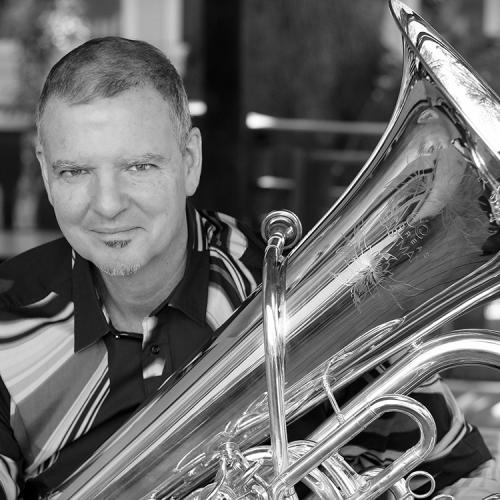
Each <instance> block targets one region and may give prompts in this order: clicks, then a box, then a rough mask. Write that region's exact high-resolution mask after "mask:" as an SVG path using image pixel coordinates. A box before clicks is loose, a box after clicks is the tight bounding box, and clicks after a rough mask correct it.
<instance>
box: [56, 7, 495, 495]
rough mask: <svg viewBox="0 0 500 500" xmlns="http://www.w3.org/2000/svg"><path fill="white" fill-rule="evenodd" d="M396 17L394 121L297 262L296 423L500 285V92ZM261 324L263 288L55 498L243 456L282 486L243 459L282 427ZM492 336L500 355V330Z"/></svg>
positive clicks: (191, 472) (190, 487) (168, 489)
mask: <svg viewBox="0 0 500 500" xmlns="http://www.w3.org/2000/svg"><path fill="white" fill-rule="evenodd" d="M390 8H391V11H392V13H393V17H394V19H395V21H396V23H397V25H398V27H399V28H400V30H401V33H402V36H403V51H404V65H403V78H402V86H401V91H400V95H399V98H398V101H397V104H396V108H395V111H394V114H393V116H392V118H391V120H390V122H389V125H388V127H387V129H386V131H385V133H384V135H383V137H382V138H381V140H380V142H379V144H378V146H377V147H376V148H375V150H374V152H373V153H372V155H371V156H370V159H369V160H368V162H367V163H366V165H365V166H364V167H363V169H362V170H361V171H360V173H359V174H358V176H357V177H356V179H355V180H354V181H353V183H352V184H351V185H350V187H349V188H348V189H347V191H346V192H345V193H344V195H343V196H342V197H341V198H340V200H339V201H338V202H337V203H336V204H335V205H334V206H333V207H332V209H331V210H330V211H329V212H328V213H327V214H326V215H325V216H324V217H323V218H322V219H321V220H320V221H319V222H318V223H317V224H316V226H315V227H314V228H313V229H312V230H311V231H310V232H309V234H308V235H306V237H305V238H304V239H303V240H302V241H301V242H300V243H299V244H298V245H297V247H296V248H295V249H294V250H293V251H292V252H291V254H290V255H289V256H288V257H287V259H286V267H287V285H286V339H285V341H286V353H287V365H286V390H285V403H286V404H285V417H286V420H287V422H291V421H293V420H295V419H297V418H298V417H300V416H301V415H302V414H304V413H305V412H307V411H308V410H310V409H311V408H312V407H313V406H315V405H317V404H318V403H320V402H321V401H324V400H325V399H326V398H327V394H326V392H325V390H324V381H325V379H327V380H328V383H329V385H330V390H331V392H332V393H334V392H335V391H336V390H338V389H340V388H342V387H344V386H345V385H346V384H348V383H349V382H350V381H352V380H354V379H355V378H357V377H359V376H361V375H362V374H363V373H364V372H365V371H367V370H368V369H370V368H371V367H372V366H374V365H375V364H378V363H379V362H381V360H382V361H384V360H385V361H387V360H390V361H391V362H392V361H393V360H399V359H405V357H406V356H411V347H412V346H413V345H419V344H421V343H425V342H428V341H429V342H430V341H432V339H433V338H434V337H435V336H436V331H438V330H439V328H440V326H442V325H443V324H444V322H447V321H450V320H452V319H453V318H455V317H457V316H458V315H460V314H463V313H464V312H466V311H467V310H469V309H470V308H472V307H475V306H477V305H479V304H480V303H483V302H485V301H487V300H489V299H491V298H492V297H494V296H496V295H497V294H498V292H499V287H500V285H499V283H500V280H499V273H500V261H499V258H498V257H497V255H496V252H497V249H496V248H491V240H490V236H491V235H492V234H493V233H495V232H497V231H498V222H499V219H500V215H499V214H500V202H499V199H500V196H499V192H500V190H499V183H498V179H499V177H500V153H499V151H500V101H499V98H498V97H497V95H496V94H495V93H494V92H493V91H492V90H491V89H490V88H489V87H488V86H487V85H486V84H485V83H484V82H482V80H481V79H480V78H479V77H478V76H477V75H476V74H475V73H474V72H473V71H472V70H471V69H470V68H469V66H468V65H467V63H465V62H464V61H463V59H462V58H461V57H460V56H459V55H458V54H457V53H456V52H455V51H454V49H453V48H452V47H450V46H449V45H448V44H447V43H446V42H445V41H444V40H443V39H442V38H441V37H440V36H439V35H438V34H437V33H436V32H435V31H434V30H433V29H432V28H431V27H430V26H428V25H427V23H425V21H423V20H422V19H421V18H420V17H419V16H418V15H416V14H415V13H414V12H412V11H411V10H410V9H409V8H407V7H406V6H405V5H404V4H402V3H401V2H399V1H397V0H392V1H391V2H390ZM262 323H263V321H262V290H261V289H258V290H256V292H255V293H254V294H253V295H252V296H251V297H249V299H248V300H247V301H246V302H245V303H244V304H243V305H242V306H241V307H240V308H239V309H238V311H236V313H235V314H234V316H233V317H232V319H231V320H230V321H229V322H228V323H227V325H226V326H225V328H224V329H223V330H222V331H221V332H220V334H219V336H218V337H217V339H216V340H215V341H214V343H213V344H212V345H211V346H210V347H209V348H208V349H207V350H206V352H204V353H203V355H202V356H201V357H199V358H198V359H197V360H196V361H195V362H194V363H192V364H190V365H189V366H187V367H186V368H185V369H184V370H182V371H180V372H179V373H177V374H175V375H174V376H172V377H171V379H169V380H168V381H167V382H166V383H165V384H164V385H163V386H162V387H161V388H160V390H159V391H158V393H157V394H155V396H154V397H153V398H152V400H151V401H150V402H149V403H148V404H147V405H145V406H144V407H142V408H141V409H140V410H138V412H137V413H136V414H135V415H134V416H133V417H132V418H131V419H130V420H129V421H128V422H127V423H126V424H125V425H124V426H123V427H122V428H121V429H120V430H119V431H118V432H117V433H116V434H115V435H114V436H112V437H111V438H110V439H109V440H108V441H107V442H106V443H105V444H104V445H103V446H102V447H101V448H100V449H99V450H98V451H97V452H96V453H95V454H94V455H93V456H92V457H91V459H90V460H89V461H87V462H86V463H85V464H84V465H83V466H82V467H81V468H80V469H79V470H78V471H77V472H76V473H75V474H74V475H72V476H71V477H70V478H69V479H68V480H66V481H65V482H64V483H63V484H62V485H60V487H59V488H57V489H56V490H55V491H54V492H53V493H52V495H51V498H58V499H61V500H62V499H72V500H83V499H86V500H100V499H101V500H103V499H106V500H111V499H118V498H119V499H121V500H128V499H131V500H132V499H133V500H137V499H153V498H156V499H160V498H175V499H177V498H184V497H186V496H188V495H190V494H192V492H195V491H196V490H197V489H198V488H199V486H200V485H202V484H203V483H204V482H206V481H207V480H209V478H210V477H211V476H213V474H214V473H215V472H216V471H217V469H218V467H219V463H220V462H221V457H222V459H224V460H225V462H224V463H225V466H224V467H226V475H229V476H230V475H231V471H230V470H229V468H228V467H229V465H230V463H231V460H236V459H238V460H240V461H241V464H243V465H245V464H248V467H249V468H248V471H249V472H252V473H253V472H255V474H254V479H255V480H254V483H255V484H256V485H257V483H259V481H260V483H259V484H260V485H261V486H262V485H264V484H270V482H272V480H273V478H272V477H271V479H270V482H267V483H266V479H265V478H264V477H263V476H262V475H261V474H260V470H258V467H259V465H258V462H255V463H254V462H252V461H251V460H249V459H248V458H247V457H246V455H245V454H246V453H247V455H248V456H251V455H252V450H253V448H252V447H254V446H255V445H257V444H259V443H261V442H262V441H264V440H265V439H266V438H267V437H269V434H270V431H269V415H268V404H267V397H266V388H267V383H266V374H265V371H266V370H265V353H264V348H263V340H262V339H263V324H262ZM457 335H458V336H459V337H460V335H461V334H457ZM460 338H461V337H460ZM489 339H490V343H491V346H492V348H493V350H496V349H498V343H499V342H500V337H499V336H498V335H496V334H493V333H491V334H489ZM471 340H473V339H471ZM426 345H427V344H426ZM481 345H482V346H485V345H486V343H484V342H483V343H482V344H481ZM476 361H477V362H481V359H474V362H476ZM494 363H496V361H495V362H494ZM325 370H326V373H327V375H326V376H324V374H325ZM406 389H407V388H401V389H399V388H395V389H391V390H393V392H396V393H398V394H402V393H404V392H405V391H406ZM372 392H374V393H375V392H377V391H375V390H374V389H372ZM342 412H343V413H344V414H345V413H346V411H345V409H342ZM290 447H291V448H293V447H294V445H293V443H291V444H290ZM304 448H307V447H306V446H304ZM294 449H295V448H294ZM295 458H296V457H295ZM295 458H294V460H295ZM334 458H335V461H336V463H339V464H341V465H340V467H341V468H342V473H340V472H338V471H333V472H332V473H331V474H330V473H329V472H328V470H329V468H330V470H331V467H330V464H328V463H326V464H325V466H324V468H323V469H324V470H326V471H327V472H326V473H324V475H329V476H331V477H332V478H335V475H337V476H338V477H339V478H342V479H339V483H340V482H342V486H339V488H345V489H346V491H347V490H348V494H345V495H343V493H342V495H343V497H344V498H352V499H354V498H357V497H356V495H357V494H358V493H359V492H358V491H357V488H358V486H359V484H360V481H361V482H363V479H361V480H360V479H359V478H357V477H356V476H355V474H353V472H352V471H350V470H349V468H348V467H347V466H345V464H342V457H341V456H335V457H334ZM299 460H300V458H299ZM228 464H229V465H228ZM245 466H246V465H245ZM292 467H293V464H292ZM321 474H323V472H321ZM217 477H219V476H217ZM249 479H250V476H249V475H248V474H247V475H246V476H245V481H246V480H249ZM216 481H219V479H216ZM364 481H365V483H364V484H366V481H367V479H365V480H364ZM217 484H219V490H220V491H226V490H228V487H226V486H225V485H224V484H223V481H219V482H218V483H217ZM257 486H258V485H257ZM257 486H256V487H257ZM262 487H263V488H265V486H262ZM334 489H337V488H334ZM332 491H333V490H332ZM342 495H341V496H340V498H342Z"/></svg>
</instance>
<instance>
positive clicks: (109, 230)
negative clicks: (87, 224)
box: [91, 227, 137, 238]
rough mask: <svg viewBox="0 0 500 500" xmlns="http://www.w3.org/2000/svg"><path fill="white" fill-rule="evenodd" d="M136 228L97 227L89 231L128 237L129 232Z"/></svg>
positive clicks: (102, 234)
mask: <svg viewBox="0 0 500 500" xmlns="http://www.w3.org/2000/svg"><path fill="white" fill-rule="evenodd" d="M136 229H137V228H136V227H99V228H93V229H91V232H92V233H95V234H97V235H99V236H105V237H107V236H112V237H118V238H119V237H130V234H131V233H132V232H133V231H135V230H136Z"/></svg>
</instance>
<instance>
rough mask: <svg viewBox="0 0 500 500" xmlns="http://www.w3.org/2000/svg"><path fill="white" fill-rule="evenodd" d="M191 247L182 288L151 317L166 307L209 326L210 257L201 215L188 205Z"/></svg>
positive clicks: (179, 285)
mask: <svg viewBox="0 0 500 500" xmlns="http://www.w3.org/2000/svg"><path fill="white" fill-rule="evenodd" d="M186 217H187V225H188V243H187V249H188V250H187V258H186V270H185V271H184V276H183V277H182V279H181V281H180V282H179V284H178V285H177V286H176V287H175V289H174V291H173V292H172V293H171V294H170V297H168V298H167V299H166V300H165V302H163V304H161V305H160V306H159V307H157V308H156V310H155V311H154V312H153V313H152V315H154V316H156V315H158V314H160V312H161V310H162V309H163V308H164V307H166V306H170V307H175V308H176V309H179V310H180V311H182V312H183V313H184V314H186V315H187V316H189V317H190V318H191V319H193V320H194V321H196V322H198V323H199V324H201V325H204V324H205V323H206V311H207V300H208V285H209V273H210V269H209V268H210V264H209V253H208V249H207V246H206V242H205V237H204V235H203V227H202V220H201V217H200V214H199V213H198V212H197V211H196V210H195V208H194V207H193V206H192V204H191V203H190V202H189V201H188V202H187V205H186Z"/></svg>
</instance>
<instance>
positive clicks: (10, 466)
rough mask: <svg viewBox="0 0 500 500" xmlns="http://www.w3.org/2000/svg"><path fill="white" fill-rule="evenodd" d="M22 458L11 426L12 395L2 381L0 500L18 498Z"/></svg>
mask: <svg viewBox="0 0 500 500" xmlns="http://www.w3.org/2000/svg"><path fill="white" fill-rule="evenodd" d="M21 457H22V455H21V451H20V449H19V445H18V444H17V442H16V439H15V437H14V433H13V431H12V428H11V426H10V395H9V393H8V391H7V389H6V387H5V385H4V383H3V382H2V381H1V379H0V500H15V499H17V498H18V495H19V486H18V480H19V477H20V474H19V471H20V464H21V462H22V460H21Z"/></svg>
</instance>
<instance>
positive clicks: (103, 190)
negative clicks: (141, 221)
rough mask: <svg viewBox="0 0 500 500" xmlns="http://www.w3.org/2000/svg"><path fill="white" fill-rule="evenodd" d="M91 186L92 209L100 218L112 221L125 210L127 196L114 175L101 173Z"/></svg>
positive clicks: (112, 173)
mask: <svg viewBox="0 0 500 500" xmlns="http://www.w3.org/2000/svg"><path fill="white" fill-rule="evenodd" d="M93 184H94V186H93V193H92V207H93V209H94V211H95V212H96V213H98V214H99V215H100V216H101V217H105V218H107V219H114V218H115V217H116V216H118V215H119V214H120V213H121V212H123V211H124V210H125V209H126V207H127V196H126V194H125V192H124V186H122V183H121V182H120V178H119V176H118V175H117V174H116V173H114V172H105V173H101V175H97V176H96V177H95V178H94V183H93Z"/></svg>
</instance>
